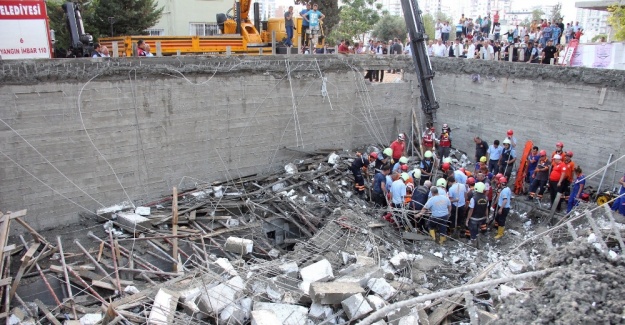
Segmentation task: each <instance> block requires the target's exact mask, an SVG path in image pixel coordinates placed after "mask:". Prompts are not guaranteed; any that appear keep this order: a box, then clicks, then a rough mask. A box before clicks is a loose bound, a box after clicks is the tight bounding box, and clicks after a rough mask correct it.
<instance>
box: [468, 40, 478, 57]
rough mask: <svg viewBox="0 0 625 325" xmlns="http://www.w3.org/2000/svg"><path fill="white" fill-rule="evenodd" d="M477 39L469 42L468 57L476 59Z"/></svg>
mask: <svg viewBox="0 0 625 325" xmlns="http://www.w3.org/2000/svg"><path fill="white" fill-rule="evenodd" d="M475 47H476V45H475V41H473V42H471V44H469V48H468V49H467V59H475Z"/></svg>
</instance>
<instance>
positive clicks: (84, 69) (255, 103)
mask: <svg viewBox="0 0 625 325" xmlns="http://www.w3.org/2000/svg"><path fill="white" fill-rule="evenodd" d="M365 61H366V60H365ZM359 65H360V63H359V62H358V61H347V60H346V61H344V60H342V59H340V58H337V57H308V56H306V57H304V56H293V57H291V58H289V59H288V60H285V58H284V57H282V58H281V57H242V58H201V57H181V58H159V59H157V60H149V59H131V58H129V59H118V60H110V61H103V60H102V59H94V60H92V59H80V60H73V61H70V60H46V61H25V62H11V63H9V62H3V63H2V73H1V75H0V111H1V112H2V115H1V121H0V134H1V135H2V136H1V138H2V141H1V144H0V150H1V153H2V154H1V155H0V163H1V164H2V166H3V168H2V169H1V170H0V180H1V183H2V188H1V189H0V202H2V204H1V206H0V209H1V210H2V211H16V210H20V209H25V208H27V209H28V216H27V218H28V222H29V223H30V225H32V226H33V227H34V228H36V229H43V228H49V227H55V226H58V225H67V224H70V223H74V222H76V221H78V220H79V218H78V213H80V212H83V213H84V212H89V211H95V210H96V209H98V208H101V207H103V206H110V205H112V204H116V203H119V202H122V201H132V202H134V204H135V205H140V204H145V203H146V202H149V201H150V200H154V199H155V198H158V197H161V196H163V195H166V194H167V193H171V189H172V187H174V186H177V187H178V188H179V189H180V190H184V189H185V188H192V187H195V186H196V184H198V183H204V182H212V181H215V180H224V179H236V178H238V177H241V176H245V175H249V174H254V173H265V172H268V171H272V170H275V169H277V168H283V166H284V162H285V161H290V160H293V159H296V158H298V157H304V156H303V155H302V152H301V151H312V150H315V149H320V148H321V149H323V148H353V147H358V146H361V145H364V144H370V143H390V141H392V140H393V139H394V137H396V134H397V131H398V130H405V129H406V128H408V127H409V126H410V116H411V115H410V108H411V106H412V105H410V103H415V102H416V101H417V99H418V96H417V95H415V93H414V88H415V87H413V85H412V82H401V83H394V84H376V85H365V83H364V81H363V79H362V76H361V75H360V68H358V66H359Z"/></svg>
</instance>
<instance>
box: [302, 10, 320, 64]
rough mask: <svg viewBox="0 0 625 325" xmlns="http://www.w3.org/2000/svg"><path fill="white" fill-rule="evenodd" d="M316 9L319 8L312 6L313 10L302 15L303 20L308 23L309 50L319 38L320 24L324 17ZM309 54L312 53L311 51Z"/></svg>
mask: <svg viewBox="0 0 625 325" xmlns="http://www.w3.org/2000/svg"><path fill="white" fill-rule="evenodd" d="M318 9H319V6H317V4H314V5H313V9H312V10H310V11H308V12H307V13H306V14H304V15H303V17H304V20H305V21H308V26H309V28H310V35H311V37H312V44H311V45H310V47H311V48H312V47H314V45H315V44H316V43H317V39H318V37H319V28H320V22H321V21H322V20H323V18H324V17H325V15H324V14H322V13H321V11H319V10H318ZM310 53H313V50H312V49H311V51H310Z"/></svg>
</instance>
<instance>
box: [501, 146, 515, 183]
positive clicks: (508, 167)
mask: <svg viewBox="0 0 625 325" xmlns="http://www.w3.org/2000/svg"><path fill="white" fill-rule="evenodd" d="M515 161H516V153H515V151H514V148H512V142H511V141H510V139H504V140H503V151H502V152H501V157H500V158H499V172H500V173H502V174H503V175H504V176H506V177H507V178H510V175H511V174H512V169H513V168H514V162H515Z"/></svg>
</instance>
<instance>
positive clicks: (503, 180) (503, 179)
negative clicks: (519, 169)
mask: <svg viewBox="0 0 625 325" xmlns="http://www.w3.org/2000/svg"><path fill="white" fill-rule="evenodd" d="M499 183H502V184H507V183H508V179H507V178H505V177H504V176H501V177H499Z"/></svg>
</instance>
